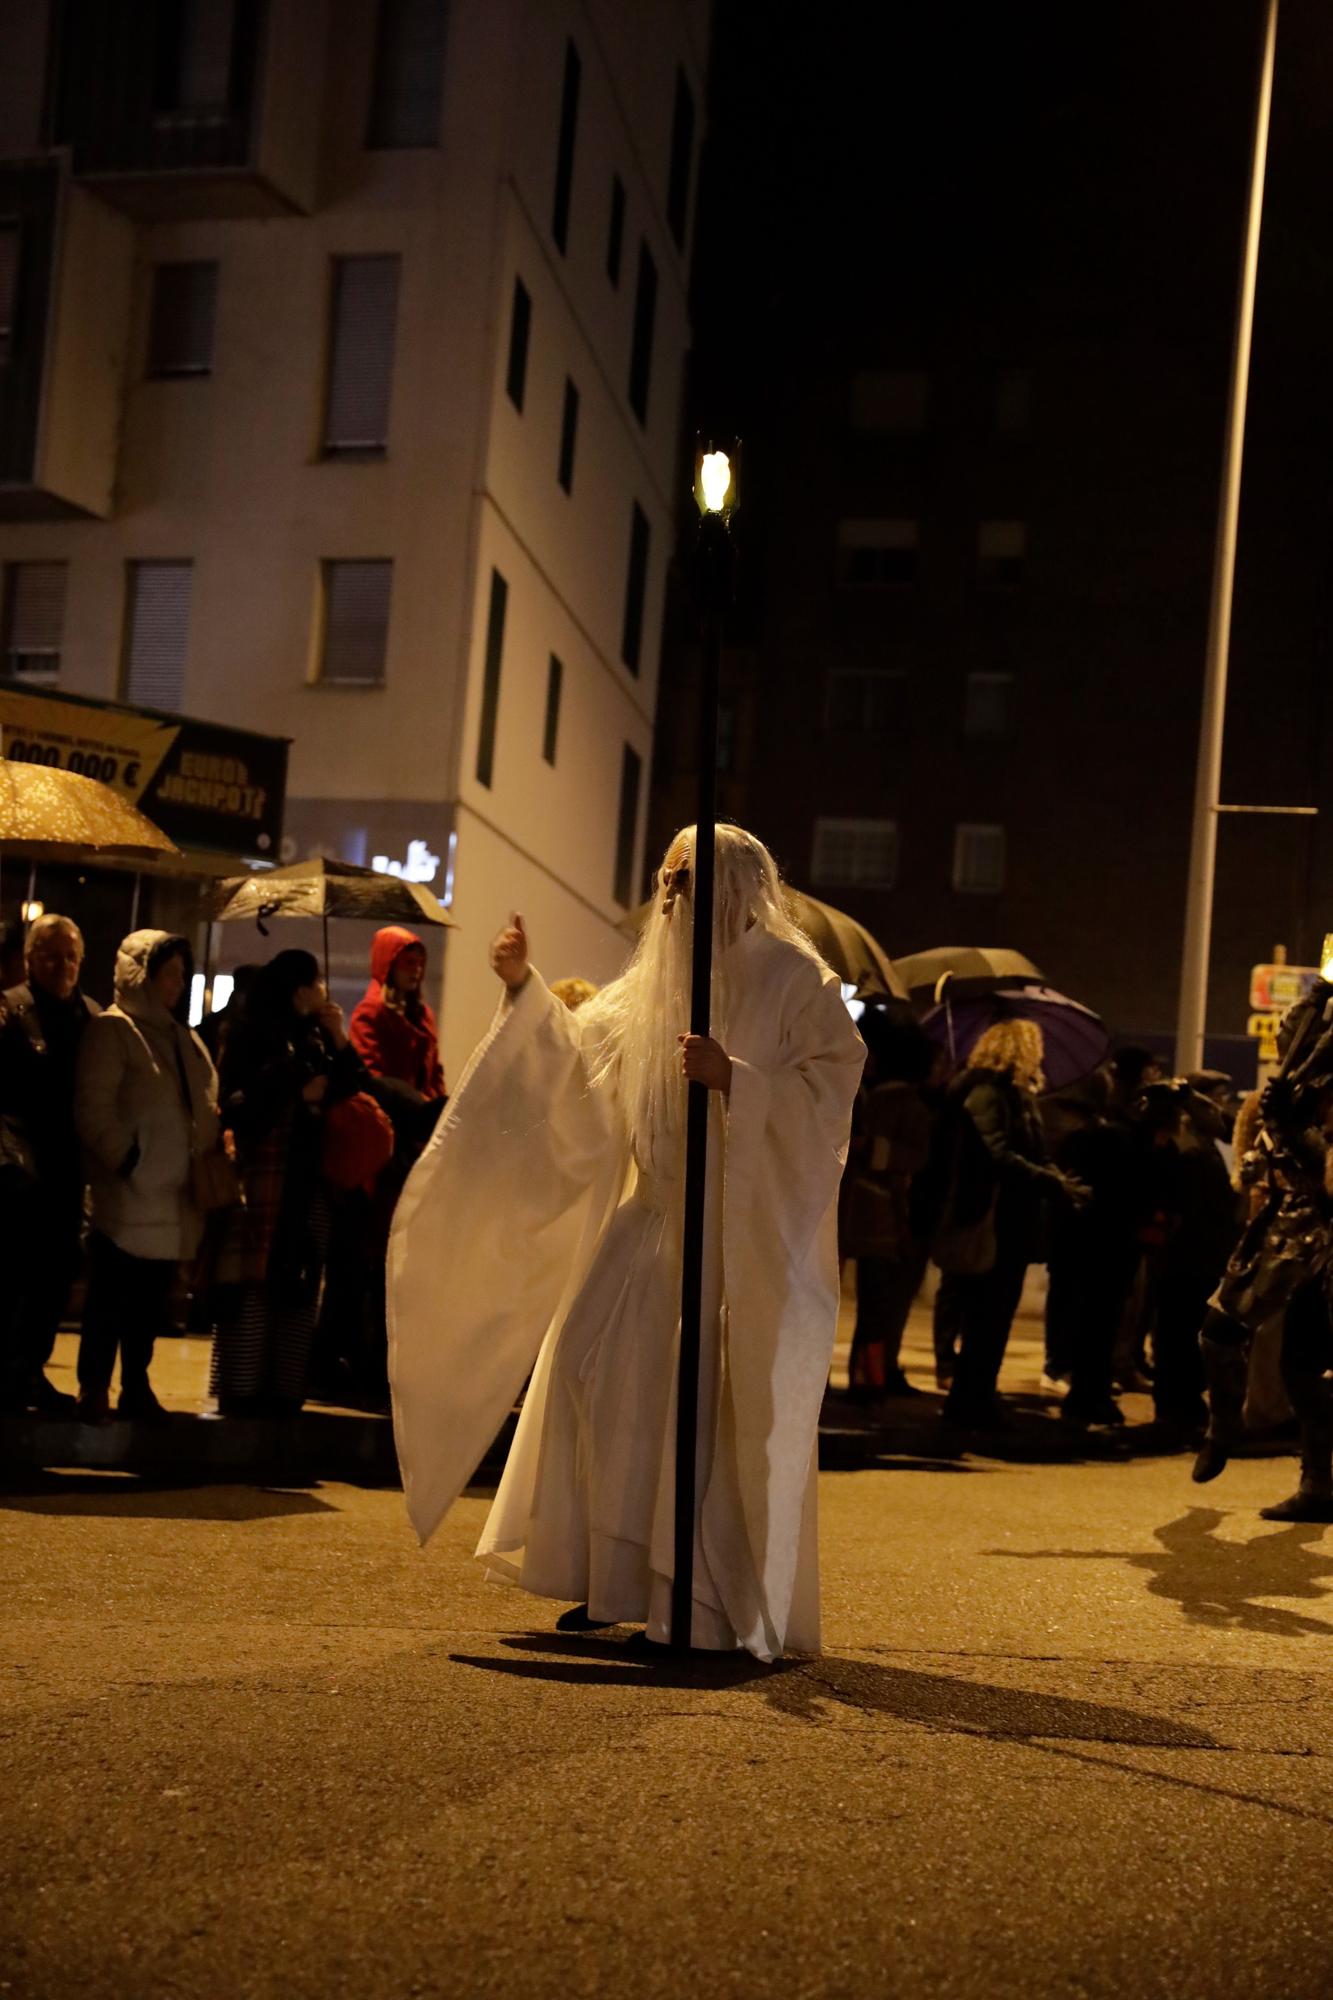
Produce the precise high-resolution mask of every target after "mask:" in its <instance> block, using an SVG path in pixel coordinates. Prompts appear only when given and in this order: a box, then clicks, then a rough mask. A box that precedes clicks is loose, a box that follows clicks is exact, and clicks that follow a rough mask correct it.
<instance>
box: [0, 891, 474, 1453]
mask: <svg viewBox="0 0 1333 2000" xmlns="http://www.w3.org/2000/svg"><path fill="white" fill-rule="evenodd" d="M4 942H5V946H6V954H7V957H6V968H5V970H6V975H7V976H8V978H9V983H8V984H7V986H6V987H5V988H4V990H3V992H0V1251H2V1252H3V1258H4V1273H5V1276H4V1281H3V1284H0V1411H2V1412H3V1413H4V1414H8V1415H23V1414H36V1415H40V1416H44V1417H70V1418H76V1419H78V1420H80V1421H84V1422H91V1423H98V1424H101V1423H106V1422H108V1421H110V1420H111V1418H112V1416H113V1415H116V1416H120V1417H125V1418H133V1419H137V1420H140V1421H157V1420H160V1419H161V1418H162V1417H163V1416H164V1415H165V1411H164V1410H163V1406H162V1404H161V1402H160V1401H159V1399H158V1397H157V1395H156V1393H155V1391H154V1389H153V1386H152V1383H151V1380H150V1373H149V1371H150V1367H151V1364H152V1360H153V1353H154V1348H155V1344H156V1342H157V1340H158V1338H159V1337H160V1336H161V1335H162V1334H163V1333H166V1332H169V1331H173V1330H175V1329H176V1328H177V1327H178V1326H179V1325H180V1324H181V1323H182V1321H183V1320H185V1321H188V1324H189V1325H190V1326H191V1327H192V1328H194V1329H197V1330H207V1331H209V1332H211V1334H212V1337H213V1354H212V1366H211V1377H210V1391H211V1394H212V1396H213V1397H214V1398H215V1400H216V1408H217V1411H218V1413H219V1414H220V1415H223V1416H287V1415H291V1414H292V1413H294V1412H295V1411H297V1410H299V1409H300V1407H301V1405H302V1403H303V1402H304V1401H305V1399H306V1397H307V1395H308V1394H309V1393H311V1390H312V1387H314V1388H317V1389H320V1390H321V1391H322V1392H324V1393H326V1394H327V1393H330V1392H331V1391H334V1390H336V1391H337V1393H338V1394H339V1397H340V1399H341V1400H344V1401H347V1402H355V1403H360V1404H361V1405H363V1406H368V1407H372V1408H382V1407H385V1405H386V1398H387V1366H386V1352H387V1337H386V1333H385V1323H384V1318H385V1316H384V1280H383V1269H384V1251H385V1246H386V1244H387V1240H388V1231H389V1223H390V1221H391V1218H392V1214H393V1206H394V1203H395V1201H396V1199H397V1196H398V1193H399V1191H400V1189H401V1187H402V1185H403V1182H404V1181H405V1179H406V1176H407V1173H408V1171H409V1169H410V1167H411V1165H412V1163H413V1161H414V1160H415V1159H416V1158H417V1156H418V1155H419V1153H420V1151H421V1149H422V1147H423V1146H424V1145H425V1143H426V1141H427V1139H428V1138H429V1136H430V1133H431V1131H432V1129H433V1126H434V1123H435V1120H436V1119H437V1118H438V1116H439V1113H440V1111H441V1110H442V1108H443V1105H444V1102H445V1083H444V1075H443V1071H442V1069H441V1067H440V1059H439V1046H438V1040H437V1034H436V1025H435V1018H434V1015H433V1013H432V1012H431V1009H430V1007H429V1006H428V1005H427V1004H426V1002H425V1000H424V999H423V997H422V984H423V980H424V975H425V969H426V952H425V947H424V945H423V944H422V942H421V940H420V939H419V938H418V937H416V936H415V935H414V934H413V933H412V932H410V931H405V930H400V929H387V930H382V931H380V932H379V933H378V934H377V935H376V937H375V939H374V942H373V945H372V948H371V978H370V983H369V985H368V987H367V990H366V994H365V997H364V999H363V1000H362V1001H361V1003H360V1004H359V1006H358V1007H357V1008H356V1009H355V1011H354V1013H353V1015H352V1018H351V1021H350V1023H345V1022H344V1018H343V1012H342V1009H341V1008H340V1007H339V1006H338V1005H336V1003H334V1002H333V1001H332V1000H331V999H330V998H329V995H328V992H327V990H326V988H325V985H324V982H323V979H322V976H321V973H320V968H319V966H318V964H317V962H316V960H315V959H314V958H313V957H311V955H310V954H309V953H308V952H304V951H282V952H279V953H278V954H277V956H276V957H275V958H274V959H273V960H272V961H271V962H270V963H268V964H266V965H263V966H249V967H243V968H241V969H240V971H239V972H238V974H237V977H236V983H235V986H234V988H233V993H232V997H231V1000H230V1002H229V1004H228V1006H227V1007H226V1008H225V1009H224V1010H222V1011H221V1012H220V1013H218V1014H216V1015H214V1016H211V1017H210V1018H209V1020H208V1021H207V1023H206V1024H205V1026H204V1028H203V1029H202V1030H201V1031H200V1032H195V1031H194V1030H193V1029H192V1028H191V1027H190V1026H189V1025H188V1015H187V999H188V995H189V992H190V987H191V979H192V974H193V969H194V968H193V962H192V954H191V949H190V945H189V942H188V940H186V939H185V938H183V937H176V936H172V935H170V934H168V933H167V932H164V931H157V930H138V931H134V932H132V933H131V935H130V936H128V937H126V938H125V939H124V940H123V941H122V943H121V946H120V949H119V952H118V954H117V959H116V969H115V997H114V1002H113V1004H112V1005H111V1006H109V1007H107V1008H106V1009H105V1011H103V1010H102V1009H101V1008H99V1007H98V1006H97V1004H96V1003H95V1002H94V1001H93V1000H92V999H91V998H89V997H88V995H86V994H85V993H84V991H83V988H82V983H81V981H82V972H83V959H84V944H83V938H82V936H81V935H80V932H79V929H78V926H77V925H76V924H75V923H73V922H72V921H71V920H70V919H69V918H67V917H62V916H58V915H47V916H43V917H41V918H39V919H38V920H37V922H36V923H34V924H33V925H32V927H31V929H30V930H29V931H28V932H27V934H26V936H25V937H23V939H22V955H21V961H20V958H19V956H18V954H17V953H16V951H15V944H16V942H17V941H16V940H15V939H14V938H13V937H11V936H9V935H7V936H6V939H5V941H4ZM15 973H18V974H21V976H20V977H17V978H15V977H13V976H12V975H14V974H15ZM81 1278H82V1279H83V1280H84V1293H83V1307H82V1319H81V1331H80V1338H79V1349H78V1367H77V1379H78V1393H77V1396H75V1395H71V1394H69V1393H68V1392H67V1391H65V1390H62V1389H61V1388H60V1387H59V1386H58V1385H57V1384H56V1383H55V1382H53V1380H52V1379H51V1375H50V1373H49V1372H48V1370H49V1366H50V1363H51V1359H52V1355H53V1352H54V1349H55V1342H56V1336H57V1333H58V1331H59V1329H60V1327H61V1325H62V1323H63V1322H64V1321H65V1319H66V1316H67V1314H68V1312H69V1310H70V1307H71V1303H72V1300H73V1298H74V1295H75V1293H76V1290H77V1287H78V1284H79V1281H80V1279H81ZM335 1280H336V1282H335ZM117 1358H119V1364H120V1368H119V1393H118V1397H117V1401H116V1405H115V1409H114V1411H113V1409H112V1404H111V1390H112V1384H113V1380H114V1379H115V1367H116V1361H117ZM321 1376H322V1378H323V1379H322V1380H320V1379H319V1378H320V1377H321Z"/></svg>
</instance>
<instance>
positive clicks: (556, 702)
mask: <svg viewBox="0 0 1333 2000" xmlns="http://www.w3.org/2000/svg"><path fill="white" fill-rule="evenodd" d="M564 678H565V669H564V665H563V663H562V662H561V661H560V660H559V659H557V657H556V655H555V654H554V653H552V655H551V658H550V663H549V665H548V666H547V669H546V724H545V727H544V728H543V730H542V756H543V757H544V758H545V759H546V761H547V763H548V764H554V762H555V748H556V743H557V741H558V740H559V736H560V685H561V682H562V681H563V680H564Z"/></svg>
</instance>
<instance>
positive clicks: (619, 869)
mask: <svg viewBox="0 0 1333 2000" xmlns="http://www.w3.org/2000/svg"><path fill="white" fill-rule="evenodd" d="M642 776H643V760H642V758H641V757H640V756H639V753H638V751H637V750H636V749H634V747H633V746H632V744H629V743H627V744H626V745H625V754H624V757H623V758H622V759H621V764H620V814H619V817H618V819H617V822H616V879H615V884H614V888H613V890H612V893H613V895H614V896H615V899H616V901H617V902H618V903H619V904H620V905H621V907H622V909H628V908H629V906H630V904H631V902H632V901H633V900H634V846H635V835H636V833H637V832H638V826H639V783H640V780H641V779H642Z"/></svg>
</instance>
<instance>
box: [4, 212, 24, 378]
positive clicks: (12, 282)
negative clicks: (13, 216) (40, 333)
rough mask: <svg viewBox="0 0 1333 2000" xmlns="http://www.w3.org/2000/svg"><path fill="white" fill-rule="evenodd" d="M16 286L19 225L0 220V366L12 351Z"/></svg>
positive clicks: (17, 282)
mask: <svg viewBox="0 0 1333 2000" xmlns="http://www.w3.org/2000/svg"><path fill="white" fill-rule="evenodd" d="M18 288H19V227H18V224H17V223H16V222H0V368H3V367H4V365H5V363H6V362H7V361H8V360H9V358H10V356H11V355H12V354H13V352H14V320H15V317H16V315H17V308H18Z"/></svg>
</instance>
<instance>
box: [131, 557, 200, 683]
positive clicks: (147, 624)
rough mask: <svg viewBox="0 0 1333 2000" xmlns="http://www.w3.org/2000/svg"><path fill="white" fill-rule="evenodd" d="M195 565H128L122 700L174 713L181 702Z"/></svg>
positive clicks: (168, 563)
mask: <svg viewBox="0 0 1333 2000" xmlns="http://www.w3.org/2000/svg"><path fill="white" fill-rule="evenodd" d="M193 576H194V564H193V563H188V562H132V563H131V564H130V565H129V576H128V585H129V593H128V604H127V615H126V621H125V664H124V672H123V674H122V686H123V691H124V696H125V700H126V701H132V702H136V703H138V704H139V705H140V706H142V707H144V708H166V709H176V708H179V707H180V706H181V703H182V702H183V701H184V699H185V643H186V640H187V638H188V636H189V631H190V586H191V582H192V580H193Z"/></svg>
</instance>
